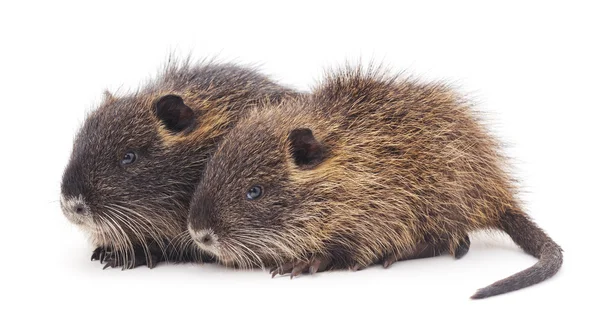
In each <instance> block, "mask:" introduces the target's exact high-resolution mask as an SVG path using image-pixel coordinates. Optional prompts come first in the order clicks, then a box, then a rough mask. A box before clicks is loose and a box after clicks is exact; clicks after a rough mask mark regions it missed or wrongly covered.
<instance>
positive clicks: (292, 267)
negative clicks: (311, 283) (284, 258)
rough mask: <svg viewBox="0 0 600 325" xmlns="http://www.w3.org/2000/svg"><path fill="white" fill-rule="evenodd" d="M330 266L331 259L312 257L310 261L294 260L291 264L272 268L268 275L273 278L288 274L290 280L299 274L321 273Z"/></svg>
mask: <svg viewBox="0 0 600 325" xmlns="http://www.w3.org/2000/svg"><path fill="white" fill-rule="evenodd" d="M330 264H331V259H329V258H326V257H318V256H316V257H313V258H311V259H310V260H308V261H306V260H296V261H293V262H288V263H284V264H282V265H279V266H276V267H274V268H272V269H271V270H270V271H269V273H271V277H272V278H273V277H275V276H276V275H278V274H280V275H286V274H288V273H289V274H290V279H292V278H294V277H295V276H298V275H300V274H301V273H308V274H315V273H317V272H322V271H324V270H326V269H327V267H329V265H330Z"/></svg>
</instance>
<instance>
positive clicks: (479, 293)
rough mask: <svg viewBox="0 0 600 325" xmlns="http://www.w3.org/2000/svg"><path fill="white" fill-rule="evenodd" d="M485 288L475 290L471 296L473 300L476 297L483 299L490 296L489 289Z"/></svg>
mask: <svg viewBox="0 0 600 325" xmlns="http://www.w3.org/2000/svg"><path fill="white" fill-rule="evenodd" d="M486 289H487V288H481V289H479V290H477V291H476V292H475V294H473V295H472V296H471V299H473V300H477V299H483V298H487V297H489V296H492V295H493V294H491V292H489V290H486Z"/></svg>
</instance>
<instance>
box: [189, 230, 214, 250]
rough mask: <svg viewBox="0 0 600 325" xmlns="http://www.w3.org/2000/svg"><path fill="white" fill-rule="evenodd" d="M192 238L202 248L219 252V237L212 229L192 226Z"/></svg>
mask: <svg viewBox="0 0 600 325" xmlns="http://www.w3.org/2000/svg"><path fill="white" fill-rule="evenodd" d="M189 232H190V235H191V236H192V239H193V240H194V242H195V243H196V245H198V247H200V249H202V250H205V251H208V252H210V253H213V254H218V252H219V237H218V236H217V235H216V234H215V232H214V231H213V230H212V229H200V230H195V229H193V228H192V227H190V228H189Z"/></svg>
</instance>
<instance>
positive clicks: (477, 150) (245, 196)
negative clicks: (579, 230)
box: [189, 68, 562, 298]
mask: <svg viewBox="0 0 600 325" xmlns="http://www.w3.org/2000/svg"><path fill="white" fill-rule="evenodd" d="M499 149H500V148H499V145H498V143H497V142H496V141H495V140H494V139H493V138H492V137H491V136H490V135H489V133H488V132H487V131H486V129H485V128H484V127H483V124H482V123H481V122H480V121H479V120H478V118H477V116H476V115H475V112H474V111H473V110H472V108H471V107H470V105H469V104H468V103H467V102H466V101H465V100H463V99H462V98H461V97H460V96H458V95H457V93H456V92H455V91H454V90H453V89H451V88H450V87H447V86H446V85H444V84H442V83H429V84H425V83H419V82H415V81H412V80H409V79H403V78H400V77H397V76H388V75H386V74H385V73H382V72H380V71H379V70H378V69H372V68H371V69H367V70H366V71H362V70H361V69H360V68H359V69H357V68H347V69H345V70H342V71H339V72H336V73H332V74H330V75H329V76H328V77H327V78H326V80H325V81H324V82H323V83H322V84H321V85H320V86H318V87H317V88H316V89H315V90H314V92H313V94H312V95H311V96H309V97H303V98H293V99H289V100H284V101H283V102H282V103H280V104H278V105H269V104H267V105H265V107H263V108H260V109H253V110H251V111H250V112H249V113H248V115H247V116H245V117H244V118H243V119H241V120H240V122H239V123H238V125H237V126H236V127H235V128H233V129H232V130H231V132H230V133H229V134H228V135H226V136H225V137H224V140H223V142H222V143H221V144H220V146H219V148H218V150H217V151H216V152H215V155H214V156H213V157H212V158H211V160H210V162H209V163H208V165H207V168H206V172H205V174H204V177H203V179H202V181H201V182H200V184H199V186H198V189H197V191H196V193H195V195H194V198H193V199H192V203H191V207H190V219H189V220H190V224H189V228H190V232H191V234H192V237H194V239H195V240H196V242H197V244H198V246H199V247H200V248H201V249H203V250H205V251H209V252H211V253H213V254H215V256H216V257H217V260H218V261H220V262H221V263H223V264H225V265H232V266H238V267H248V266H256V265H257V266H263V267H274V269H273V270H272V272H273V275H276V274H278V273H281V274H284V273H291V275H292V276H295V275H297V274H299V273H301V272H307V271H308V272H310V273H313V272H316V271H319V270H324V269H328V268H341V267H344V268H346V267H349V268H352V269H359V268H362V267H366V266H368V265H371V264H373V263H377V262H384V263H386V262H387V263H390V262H393V261H396V260H402V259H406V258H407V257H409V256H411V255H414V254H418V253H419V252H421V251H423V249H424V247H425V248H426V247H440V246H444V245H445V246H448V249H449V250H450V251H456V250H457V249H458V248H460V247H464V245H465V238H466V240H467V242H466V245H468V237H467V234H468V233H470V232H472V231H475V230H481V229H499V230H503V231H505V232H507V233H508V234H509V235H510V236H511V237H512V239H513V240H514V241H515V242H516V243H517V244H518V245H520V246H521V247H522V248H523V249H524V250H525V251H526V252H527V253H530V254H532V255H534V256H536V257H538V258H540V262H539V263H538V264H536V265H535V266H533V267H532V268H529V269H527V270H525V271H523V272H522V273H519V274H517V275H515V276H513V277H511V278H508V279H505V280H502V281H500V282H498V283H496V284H494V285H493V286H490V287H487V288H484V289H481V290H480V291H478V293H477V294H476V295H475V296H473V298H483V297H487V296H491V295H496V294H500V293H503V292H507V291H512V290H516V289H518V288H522V287H525V286H528V285H532V284H534V283H537V282H540V281H542V280H544V279H545V278H548V277H550V276H552V275H553V274H554V273H556V272H557V271H558V269H559V268H560V265H561V263H562V251H561V249H560V247H559V246H558V245H557V244H556V243H554V242H553V241H552V240H551V239H550V238H549V237H548V236H546V235H545V233H544V232H543V231H542V230H541V229H539V228H538V227H537V226H536V225H535V224H534V223H533V222H532V221H531V220H530V219H529V217H528V216H527V215H526V214H525V213H524V212H523V210H522V209H521V203H520V202H519V201H518V199H517V198H516V194H517V190H516V188H515V186H514V181H513V180H512V179H511V178H510V176H509V174H508V172H507V165H506V162H505V159H504V157H503V156H502V155H501V154H500V150H499ZM256 193H262V195H258V197H254V196H256ZM424 243H425V246H424Z"/></svg>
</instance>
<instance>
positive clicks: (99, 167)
mask: <svg viewBox="0 0 600 325" xmlns="http://www.w3.org/2000/svg"><path fill="white" fill-rule="evenodd" d="M168 94H174V95H178V96H180V97H181V98H183V100H184V102H185V104H186V105H187V106H189V107H190V108H191V109H192V110H193V111H194V115H195V118H196V122H195V125H194V127H193V128H191V129H189V130H186V131H185V132H173V131H171V130H168V129H167V128H166V127H165V125H164V124H163V123H162V121H161V120H160V119H159V118H157V116H155V112H154V110H153V104H154V102H155V101H156V100H157V99H158V98H160V97H161V96H164V95H168ZM294 94H295V92H293V91H292V90H290V89H288V88H286V87H284V86H281V85H278V84H276V83H275V82H273V81H271V80H270V79H269V78H267V77H266V76H264V75H262V74H260V73H258V72H257V71H256V70H255V69H253V68H247V67H241V66H237V65H234V64H224V63H218V62H216V61H214V60H212V61H205V62H198V63H194V62H191V61H190V60H189V59H188V60H183V61H178V60H170V61H169V63H168V64H167V65H166V66H165V68H164V70H163V71H162V72H161V73H160V74H159V76H158V77H157V78H156V79H155V80H152V81H150V82H149V83H148V84H147V85H145V86H144V87H142V88H141V89H139V90H138V91H136V92H134V93H132V94H126V95H123V96H120V95H119V96H114V95H112V94H110V93H108V92H107V93H106V94H105V98H104V101H103V102H102V104H101V105H100V106H99V107H98V108H97V109H96V110H94V111H93V112H91V113H90V114H89V116H88V117H87V118H86V120H85V123H84V124H83V126H82V128H81V130H80V131H79V133H78V135H77V137H76V139H75V142H74V145H73V152H72V156H71V159H70V162H69V164H68V166H67V168H66V170H65V173H64V177H63V182H62V196H63V200H62V201H61V202H63V201H64V202H66V201H68V200H73V199H74V198H78V199H81V200H82V201H85V203H86V204H87V205H88V206H89V210H90V211H89V215H88V216H87V217H86V218H83V219H84V220H83V221H82V222H78V225H79V226H81V228H82V229H84V230H85V231H86V232H87V233H88V234H89V235H90V237H91V241H92V243H93V244H94V245H96V246H98V247H99V249H100V252H99V253H98V252H95V253H94V256H92V258H93V259H94V258H98V257H99V256H101V257H100V259H101V260H104V259H109V260H110V262H109V263H110V264H111V266H124V267H134V266H136V265H142V264H147V265H149V266H153V265H155V264H156V262H160V261H163V260H167V261H190V260H191V261H199V260H200V259H201V257H200V256H199V255H197V254H196V250H195V249H191V248H190V247H189V245H190V242H191V240H190V238H189V235H188V233H187V231H186V225H187V224H186V216H187V213H188V205H189V201H190V199H191V195H192V193H193V191H194V188H195V186H196V184H197V182H198V180H199V179H200V175H201V172H202V171H203V169H204V166H205V163H206V160H207V158H208V156H209V155H211V154H212V152H213V151H214V149H215V147H216V143H217V142H218V141H219V139H220V138H221V137H222V136H223V135H224V134H225V133H226V132H227V130H228V129H229V128H231V126H232V125H233V124H234V123H235V122H236V121H237V119H238V118H239V116H240V115H241V113H242V112H243V111H245V110H246V109H248V108H250V107H252V106H254V105H256V103H257V102H258V101H262V100H266V101H272V102H278V101H280V100H281V99H282V98H283V97H285V96H292V95H294ZM130 150H133V151H135V152H137V153H138V160H137V161H136V163H135V164H132V165H131V166H127V167H123V166H120V165H119V161H120V159H121V157H123V155H124V154H125V153H126V152H128V151H130ZM63 208H64V206H63ZM105 251H106V252H105ZM108 255H110V256H108ZM107 256H108V257H107Z"/></svg>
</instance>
